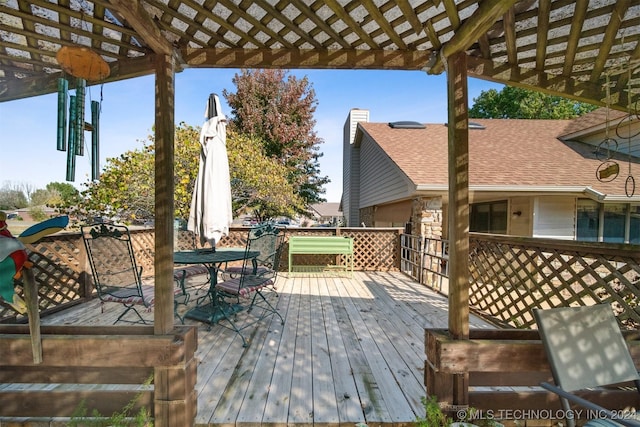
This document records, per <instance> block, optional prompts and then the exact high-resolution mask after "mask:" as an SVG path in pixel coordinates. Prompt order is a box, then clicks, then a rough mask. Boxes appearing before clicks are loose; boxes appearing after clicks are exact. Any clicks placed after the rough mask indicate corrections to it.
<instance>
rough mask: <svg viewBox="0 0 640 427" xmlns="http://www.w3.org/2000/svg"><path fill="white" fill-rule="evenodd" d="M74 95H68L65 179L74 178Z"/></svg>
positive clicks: (73, 179)
mask: <svg viewBox="0 0 640 427" xmlns="http://www.w3.org/2000/svg"><path fill="white" fill-rule="evenodd" d="M75 122H76V97H75V95H72V96H70V97H69V138H68V141H69V145H68V147H67V181H75V180H76V129H77V127H76V126H75Z"/></svg>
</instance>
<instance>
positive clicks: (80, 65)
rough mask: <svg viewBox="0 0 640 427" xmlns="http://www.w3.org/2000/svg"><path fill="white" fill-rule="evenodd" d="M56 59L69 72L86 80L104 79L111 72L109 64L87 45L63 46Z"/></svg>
mask: <svg viewBox="0 0 640 427" xmlns="http://www.w3.org/2000/svg"><path fill="white" fill-rule="evenodd" d="M56 59H57V60H58V64H60V66H61V67H62V69H63V70H64V71H65V72H66V73H67V74H70V75H72V76H74V77H79V78H82V79H85V80H89V81H96V80H102V79H105V78H107V77H109V74H110V73H111V69H110V68H109V64H107V62H106V61H105V60H104V59H102V57H101V56H100V55H98V54H97V53H96V52H94V51H93V50H91V49H89V48H88V47H85V46H62V47H61V48H60V50H59V51H58V53H57V54H56Z"/></svg>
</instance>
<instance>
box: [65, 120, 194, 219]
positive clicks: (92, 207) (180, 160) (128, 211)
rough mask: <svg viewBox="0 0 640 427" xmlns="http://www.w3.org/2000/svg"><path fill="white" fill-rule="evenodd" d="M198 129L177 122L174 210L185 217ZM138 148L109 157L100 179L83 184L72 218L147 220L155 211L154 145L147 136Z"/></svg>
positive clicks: (176, 213) (187, 208)
mask: <svg viewBox="0 0 640 427" xmlns="http://www.w3.org/2000/svg"><path fill="white" fill-rule="evenodd" d="M199 134H200V129H199V128H195V127H193V126H189V125H187V124H185V123H180V124H179V125H178V126H176V130H175V137H174V139H175V152H174V155H175V158H174V187H175V192H174V201H175V205H174V210H175V215H176V216H177V217H180V218H186V217H187V216H188V215H189V208H190V205H191V193H192V191H193V184H194V181H195V177H196V175H197V173H198V159H199V150H200V144H199V142H198V140H199ZM142 143H143V146H142V148H140V149H136V150H131V151H127V152H126V153H124V154H122V155H121V156H120V157H116V158H109V159H107V162H106V164H105V167H104V170H103V172H102V173H101V174H100V179H99V180H98V181H94V182H88V183H86V184H83V185H84V186H86V189H85V190H84V191H82V194H81V196H82V202H81V203H79V205H78V208H79V209H78V212H75V215H76V216H78V217H80V218H91V217H93V216H106V217H108V218H117V219H118V220H120V221H123V222H127V223H132V222H140V221H143V220H145V219H150V218H152V217H153V215H154V208H155V165H154V156H155V145H154V137H153V136H152V135H149V136H148V137H147V139H146V140H144V141H142Z"/></svg>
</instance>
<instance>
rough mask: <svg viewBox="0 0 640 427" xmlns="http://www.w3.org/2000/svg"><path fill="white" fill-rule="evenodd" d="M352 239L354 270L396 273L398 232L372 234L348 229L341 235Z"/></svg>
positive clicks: (397, 265) (398, 244)
mask: <svg viewBox="0 0 640 427" xmlns="http://www.w3.org/2000/svg"><path fill="white" fill-rule="evenodd" d="M341 235H343V236H347V237H353V246H354V248H353V253H354V255H355V259H354V268H355V269H356V270H372V271H398V269H399V265H400V260H399V259H398V256H399V254H400V234H399V233H398V230H376V231H373V232H368V231H360V230H358V229H348V230H346V231H343V232H342V233H341Z"/></svg>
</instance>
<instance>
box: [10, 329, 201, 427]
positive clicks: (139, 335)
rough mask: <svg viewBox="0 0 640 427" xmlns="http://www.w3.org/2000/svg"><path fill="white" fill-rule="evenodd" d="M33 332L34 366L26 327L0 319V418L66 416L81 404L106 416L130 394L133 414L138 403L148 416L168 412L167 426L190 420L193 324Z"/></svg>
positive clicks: (194, 361)
mask: <svg viewBox="0 0 640 427" xmlns="http://www.w3.org/2000/svg"><path fill="white" fill-rule="evenodd" d="M41 331H42V354H43V362H42V363H41V364H38V365H34V364H33V362H32V360H33V359H32V354H31V341H30V336H29V329H28V326H22V325H0V383H2V384H3V385H5V387H0V401H1V402H2V405H0V416H2V417H70V416H71V415H72V414H73V413H74V411H75V410H77V408H78V407H80V405H81V404H83V405H84V406H85V407H86V408H87V413H88V414H90V413H91V412H92V411H93V410H96V411H98V412H99V413H100V414H102V415H106V416H109V415H111V414H112V413H114V412H119V411H121V410H122V408H123V407H124V406H125V405H127V403H129V402H131V401H132V400H133V399H134V398H137V400H136V405H135V409H134V413H135V412H137V411H138V410H139V408H141V407H146V408H148V409H149V410H150V412H151V414H152V416H154V418H155V419H156V420H167V419H169V414H170V417H171V422H170V425H172V426H192V425H193V424H194V422H195V415H196V404H197V396H196V395H195V391H194V390H195V383H196V378H197V359H196V358H195V350H196V348H197V343H198V341H197V329H196V328H194V327H186V326H185V327H176V328H175V329H174V332H173V334H168V335H153V326H105V327H95V326H91V327H83V326H43V327H42V330H41ZM150 377H151V378H152V380H153V381H152V383H151V385H150V386H143V384H144V383H145V382H146V381H148V380H149V378H150ZM7 385H10V386H7ZM160 424H161V423H160ZM160 424H159V423H156V425H157V426H159V425H160Z"/></svg>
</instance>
